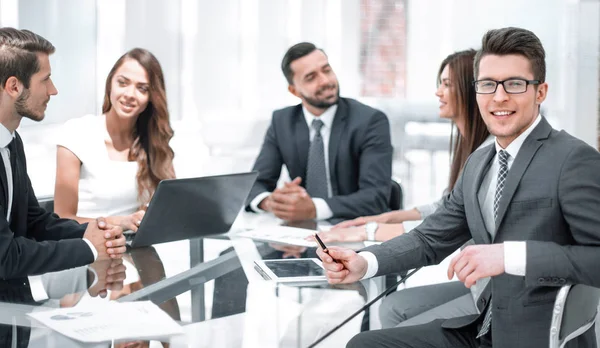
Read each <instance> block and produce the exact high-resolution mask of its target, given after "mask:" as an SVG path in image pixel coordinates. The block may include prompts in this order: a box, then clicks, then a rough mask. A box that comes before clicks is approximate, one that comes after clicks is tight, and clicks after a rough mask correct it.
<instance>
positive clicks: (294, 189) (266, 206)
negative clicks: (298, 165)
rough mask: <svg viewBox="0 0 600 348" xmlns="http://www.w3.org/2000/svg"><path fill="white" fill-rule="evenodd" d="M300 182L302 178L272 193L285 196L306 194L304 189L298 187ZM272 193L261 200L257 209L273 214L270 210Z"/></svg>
mask: <svg viewBox="0 0 600 348" xmlns="http://www.w3.org/2000/svg"><path fill="white" fill-rule="evenodd" d="M301 182H302V178H301V177H297V178H295V179H294V180H292V181H291V182H287V183H285V184H284V186H283V187H280V188H277V189H275V191H273V193H277V194H286V195H301V194H303V193H306V191H305V190H304V188H303V187H302V186H300V183H301ZM273 193H271V195H269V196H268V197H266V198H265V199H263V200H262V201H261V202H260V203H259V204H258V208H259V209H262V210H264V211H269V212H273V209H272V208H271V203H272V202H273V198H272V195H273Z"/></svg>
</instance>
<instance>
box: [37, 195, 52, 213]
mask: <svg viewBox="0 0 600 348" xmlns="http://www.w3.org/2000/svg"><path fill="white" fill-rule="evenodd" d="M38 203H39V204H40V207H42V208H44V209H45V210H46V211H49V212H52V213H53V212H54V198H43V199H40V200H38Z"/></svg>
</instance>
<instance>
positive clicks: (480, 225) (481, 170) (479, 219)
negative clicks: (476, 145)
mask: <svg viewBox="0 0 600 348" xmlns="http://www.w3.org/2000/svg"><path fill="white" fill-rule="evenodd" d="M484 151H487V153H486V154H485V156H484V158H483V161H481V162H479V163H478V164H476V167H475V168H474V172H475V179H474V180H473V181H472V183H471V192H472V197H471V198H472V199H473V202H474V204H473V207H474V208H475V221H474V225H475V226H476V227H475V229H476V230H477V231H478V232H479V231H480V232H481V233H480V234H481V236H482V237H483V240H484V241H485V242H486V243H487V244H490V243H491V242H492V241H491V238H490V234H489V233H488V230H487V229H486V228H485V223H484V222H483V214H482V212H481V204H480V203H479V197H478V195H479V188H480V187H481V183H482V182H483V178H484V177H485V174H486V173H487V172H488V170H489V167H490V161H491V160H492V158H494V155H496V148H495V147H494V145H490V146H488V148H487V149H486V150H484ZM471 232H473V231H471Z"/></svg>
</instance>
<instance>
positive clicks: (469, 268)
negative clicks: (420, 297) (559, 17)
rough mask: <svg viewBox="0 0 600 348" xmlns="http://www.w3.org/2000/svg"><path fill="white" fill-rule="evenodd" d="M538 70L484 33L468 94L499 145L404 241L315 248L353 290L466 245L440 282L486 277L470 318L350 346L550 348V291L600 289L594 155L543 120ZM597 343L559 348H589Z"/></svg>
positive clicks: (530, 48)
mask: <svg viewBox="0 0 600 348" xmlns="http://www.w3.org/2000/svg"><path fill="white" fill-rule="evenodd" d="M544 60H545V52H544V48H543V47H542V44H541V42H540V40H539V39H538V38H537V36H535V34H533V33H532V32H530V31H528V30H525V29H520V28H503V29H498V30H490V31H489V32H487V33H486V34H485V35H484V37H483V40H482V48H481V50H480V51H479V52H478V53H477V55H476V56H475V64H474V66H475V77H476V79H477V80H476V81H475V82H474V88H475V90H476V92H477V103H478V105H479V109H480V111H481V114H482V117H483V119H484V121H485V123H486V125H487V127H488V129H489V131H490V133H492V134H493V135H495V136H496V143H495V144H493V145H490V146H487V147H485V148H483V149H481V150H478V151H476V152H474V153H473V154H472V155H471V157H470V158H469V159H468V161H467V163H466V164H465V167H464V169H463V173H462V174H461V177H460V178H459V179H458V181H457V183H456V185H455V187H454V189H453V191H452V192H451V193H450V194H449V195H448V196H447V197H446V198H445V199H444V202H443V204H442V206H441V207H440V208H439V209H438V210H437V211H436V212H435V213H434V214H432V215H430V216H429V217H428V218H427V219H425V221H424V222H423V223H422V224H421V225H420V226H418V227H417V228H415V229H414V230H412V231H411V232H410V233H405V234H403V235H401V236H399V237H396V238H394V239H392V240H390V241H388V242H385V243H383V244H381V245H378V246H372V247H368V248H366V249H364V250H363V251H362V252H360V253H358V254H357V253H355V252H354V251H352V250H349V249H343V248H338V247H329V250H328V252H329V253H328V254H326V253H323V251H322V250H320V249H319V250H318V254H319V256H320V257H321V259H322V260H323V266H324V267H325V268H326V269H327V277H328V279H329V282H330V283H333V284H338V283H351V282H355V281H357V280H360V279H362V278H368V277H372V276H376V275H383V274H388V273H392V272H398V271H404V270H408V269H412V268H417V267H421V266H425V265H431V264H436V263H439V262H441V261H442V260H443V259H444V258H445V257H447V256H448V255H450V254H451V253H452V252H454V251H455V250H456V249H458V248H459V247H460V246H461V245H462V244H463V243H465V242H466V241H467V240H469V239H471V238H472V239H473V241H474V242H475V245H472V246H468V247H466V248H465V249H464V250H462V251H461V252H460V254H459V255H457V256H456V257H455V258H454V259H453V260H452V261H451V263H450V266H449V269H448V277H449V278H452V277H453V276H454V275H455V274H456V275H457V277H458V279H459V280H460V281H462V282H463V283H464V284H465V286H466V287H471V286H472V285H474V284H475V283H476V282H477V281H479V280H482V279H484V278H486V277H491V280H490V281H489V282H488V283H487V284H484V285H485V286H484V290H483V293H482V295H481V296H480V297H479V300H478V301H477V309H478V312H479V313H478V314H474V315H470V316H463V317H456V318H451V319H438V320H433V321H431V322H428V323H425V324H421V325H414V326H405V327H396V328H391V329H385V330H379V331H370V332H364V333H361V334H359V335H357V336H356V337H354V338H353V339H352V340H351V341H350V342H349V343H348V347H492V346H493V347H524V348H525V347H547V346H548V343H549V335H550V323H551V319H552V313H553V303H554V300H555V298H556V294H557V292H558V289H559V288H560V287H561V286H562V285H565V284H579V283H581V284H587V285H591V286H594V287H600V272H598V271H597V267H598V265H599V264H600V214H598V208H599V207H600V175H598V173H600V153H598V152H597V151H596V150H595V149H594V148H592V147H591V146H589V145H587V144H585V143H584V142H582V141H580V140H578V139H576V138H574V137H572V136H571V135H569V134H567V133H566V132H564V131H560V132H559V131H556V130H554V129H552V127H551V126H550V125H549V123H548V122H547V121H546V119H545V118H544V117H542V116H541V115H540V104H541V103H542V102H543V101H544V100H545V98H546V94H547V91H548V85H547V83H546V82H545V79H546V76H545V70H546V68H545V61H544ZM574 116H575V115H571V117H574ZM333 259H335V260H336V261H335V262H334V261H333ZM590 305H593V306H595V305H597V304H595V303H594V304H590ZM594 336H595V335H594V329H593V328H592V329H591V330H588V331H587V332H585V333H584V334H582V335H581V336H579V337H577V338H575V339H574V340H573V341H571V342H569V345H567V347H596V342H595V337H594Z"/></svg>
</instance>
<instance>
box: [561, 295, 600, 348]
mask: <svg viewBox="0 0 600 348" xmlns="http://www.w3.org/2000/svg"><path fill="white" fill-rule="evenodd" d="M599 300H600V289H598V288H594V287H591V286H588V285H583V284H576V285H565V286H563V287H561V288H560V290H559V291H558V294H557V295H556V300H555V301H554V311H553V312H552V323H551V324H550V348H563V347H564V346H565V345H566V344H567V342H569V341H570V340H572V339H573V338H575V337H577V336H579V335H581V334H583V333H585V332H586V331H587V330H589V329H590V328H592V327H593V326H594V323H595V322H596V314H597V309H598V301H599Z"/></svg>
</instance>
